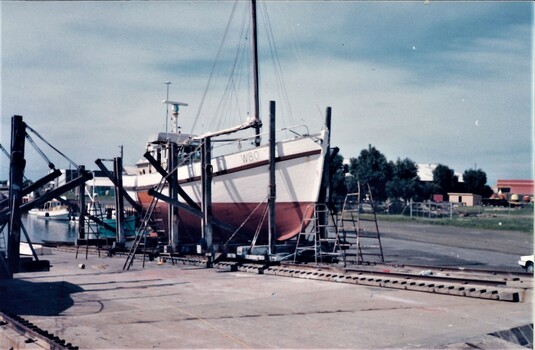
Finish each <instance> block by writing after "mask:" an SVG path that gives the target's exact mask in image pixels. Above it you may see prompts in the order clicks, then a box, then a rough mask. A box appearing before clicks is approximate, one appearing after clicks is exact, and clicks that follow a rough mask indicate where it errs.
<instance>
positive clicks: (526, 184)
mask: <svg viewBox="0 0 535 350" xmlns="http://www.w3.org/2000/svg"><path fill="white" fill-rule="evenodd" d="M533 185H534V181H533V180H498V181H497V182H496V186H495V188H494V191H495V192H496V193H498V194H503V195H507V196H509V195H512V194H516V195H519V196H533Z"/></svg>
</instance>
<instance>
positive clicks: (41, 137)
mask: <svg viewBox="0 0 535 350" xmlns="http://www.w3.org/2000/svg"><path fill="white" fill-rule="evenodd" d="M26 128H27V129H28V130H30V131H31V132H33V133H34V134H35V136H37V137H39V138H40V139H41V141H43V142H44V143H46V144H47V145H48V147H50V148H52V149H53V150H54V151H56V152H58V154H59V155H61V156H62V157H63V158H65V159H66V160H67V161H69V163H71V164H72V165H74V167H75V168H76V169H79V168H80V167H79V166H78V164H76V163H75V162H73V161H72V160H71V159H69V157H67V156H66V155H65V154H63V153H62V152H61V151H60V150H59V149H57V148H56V147H54V146H52V145H51V144H50V142H48V141H47V140H45V139H44V138H43V136H41V135H40V134H39V133H38V132H37V131H35V130H34V129H33V128H31V127H30V126H29V125H26Z"/></svg>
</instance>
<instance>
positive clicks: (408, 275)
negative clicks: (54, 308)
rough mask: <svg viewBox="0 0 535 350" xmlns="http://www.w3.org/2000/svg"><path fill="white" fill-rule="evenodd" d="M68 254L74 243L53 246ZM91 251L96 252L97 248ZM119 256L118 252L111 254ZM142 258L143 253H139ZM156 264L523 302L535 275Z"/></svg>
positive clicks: (181, 259)
mask: <svg viewBox="0 0 535 350" xmlns="http://www.w3.org/2000/svg"><path fill="white" fill-rule="evenodd" d="M54 249H57V250H61V251H65V252H69V251H75V250H76V247H72V246H69V247H66V246H63V247H57V248H54ZM90 253H93V254H97V253H98V251H96V250H95V251H91V252H90ZM115 254H116V255H119V256H120V255H121V253H120V252H115ZM137 258H138V259H141V258H142V257H141V256H139V257H137ZM158 259H159V260H160V262H159V263H170V264H172V265H175V264H177V265H179V264H180V265H195V266H212V267H214V268H218V269H222V270H227V271H236V272H248V273H256V274H261V275H273V276H283V277H292V278H304V279H310V280H318V281H326V282H337V283H347V284H355V285H364V286H372V287H381V288H391V289H400V290H407V291H416V292H427V293H435V294H443V295H452V296H461V297H467V298H478V299H488V300H495V301H509V302H522V301H524V300H525V295H526V291H527V290H528V289H533V275H532V274H529V273H524V272H518V273H517V272H515V273H511V272H507V271H490V270H475V269H463V268H457V269H456V268H444V267H429V266H411V265H393V264H383V263H381V264H379V263H377V264H372V265H359V266H355V267H349V268H344V267H340V266H336V265H314V264H291V263H275V264H267V263H263V262H251V261H245V260H231V259H227V258H226V257H225V255H224V254H222V255H220V256H216V257H214V259H213V260H212V261H213V264H209V263H210V260H209V259H208V257H205V256H199V255H189V256H184V255H181V256H176V255H172V254H160V256H159V257H158Z"/></svg>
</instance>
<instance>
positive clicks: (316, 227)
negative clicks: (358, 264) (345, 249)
mask: <svg viewBox="0 0 535 350" xmlns="http://www.w3.org/2000/svg"><path fill="white" fill-rule="evenodd" d="M338 244H339V239H338V230H337V228H336V220H334V218H333V216H332V212H331V211H330V210H329V208H328V207H327V205H325V204H320V203H316V204H310V205H308V206H307V208H306V209H305V213H304V215H303V220H302V221H301V229H300V232H299V233H298V234H297V242H296V245H295V253H294V263H295V262H296V261H297V259H298V257H301V258H303V257H304V256H306V255H307V253H309V255H308V258H311V257H312V255H313V256H314V263H315V264H316V265H317V264H318V261H319V262H323V261H324V260H325V261H327V260H329V261H331V260H333V259H337V258H338V257H339V256H340V255H341V254H340V252H338V251H337V246H338ZM310 252H311V254H310Z"/></svg>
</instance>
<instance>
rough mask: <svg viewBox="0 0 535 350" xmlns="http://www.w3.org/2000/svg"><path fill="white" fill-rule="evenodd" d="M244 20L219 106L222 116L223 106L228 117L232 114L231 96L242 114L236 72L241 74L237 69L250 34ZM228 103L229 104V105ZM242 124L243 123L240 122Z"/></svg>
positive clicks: (221, 121) (218, 109)
mask: <svg viewBox="0 0 535 350" xmlns="http://www.w3.org/2000/svg"><path fill="white" fill-rule="evenodd" d="M243 18H244V20H243V22H242V25H241V27H242V31H241V34H240V37H239V38H240V39H239V41H238V45H237V46H238V49H237V51H236V55H235V56H234V61H233V63H232V69H231V71H230V74H229V80H228V82H227V86H226V87H225V91H224V93H223V97H222V98H221V100H220V102H219V104H218V107H217V109H216V114H218V113H221V114H224V113H223V111H224V110H225V108H222V105H224V104H225V106H226V110H227V111H228V112H229V113H228V115H230V114H231V112H232V110H231V104H230V103H231V96H232V95H234V98H235V100H236V101H235V102H236V108H237V109H238V115H241V112H240V111H239V104H238V98H237V97H238V94H237V89H236V81H237V80H238V78H239V77H238V73H236V72H239V69H237V67H238V66H239V63H240V57H241V56H242V55H241V53H242V52H246V50H245V48H246V47H245V46H246V44H245V42H246V41H247V32H248V29H249V27H248V26H247V24H246V21H245V18H246V17H245V16H244V17H243ZM232 92H234V94H232ZM227 103H228V104H227ZM218 119H219V123H218V125H217V126H218V128H220V129H221V128H222V123H223V120H222V118H218ZM228 122H232V121H231V120H228ZM240 122H241V121H240Z"/></svg>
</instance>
